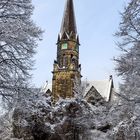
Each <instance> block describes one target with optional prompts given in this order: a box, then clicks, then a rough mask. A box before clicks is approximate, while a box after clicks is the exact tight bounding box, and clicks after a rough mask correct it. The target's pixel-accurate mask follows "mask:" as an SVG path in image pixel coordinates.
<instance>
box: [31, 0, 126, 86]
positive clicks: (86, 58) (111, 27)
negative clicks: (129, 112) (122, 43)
mask: <svg viewBox="0 0 140 140" xmlns="http://www.w3.org/2000/svg"><path fill="white" fill-rule="evenodd" d="M65 1H66V0H33V4H34V6H35V10H34V15H33V20H34V21H35V23H36V24H37V25H38V26H40V27H41V28H42V29H43V30H44V31H45V32H44V34H43V40H42V41H41V42H40V43H39V47H38V48H37V54H36V56H35V60H36V64H35V68H36V70H34V72H33V83H34V84H35V85H36V86H38V87H39V86H42V85H43V84H44V83H45V81H46V80H48V81H49V82H51V79H52V74H51V71H52V70H53V61H54V59H55V58H56V49H57V47H56V41H57V36H58V33H59V31H60V26H61V21H62V17H63V12H64V6H65ZM128 1H129V0H74V7H75V14H76V22H77V29H78V33H79V36H80V44H81V46H80V63H81V65H82V75H83V80H84V79H86V78H87V79H88V80H104V79H107V78H109V75H113V77H114V81H115V83H116V84H117V82H118V81H119V80H118V78H117V76H115V72H114V66H115V65H114V62H113V61H112V59H113V57H114V56H117V55H118V54H119V53H120V52H119V51H118V49H117V46H116V44H115V42H116V38H115V37H114V36H113V34H114V33H115V31H117V29H118V25H119V22H120V21H121V18H120V15H119V12H120V11H123V7H124V5H125V4H126V3H127V2H128Z"/></svg>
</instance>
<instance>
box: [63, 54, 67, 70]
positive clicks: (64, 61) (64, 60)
mask: <svg viewBox="0 0 140 140" xmlns="http://www.w3.org/2000/svg"><path fill="white" fill-rule="evenodd" d="M67 65H68V58H67V56H66V55H65V54H64V55H63V67H67Z"/></svg>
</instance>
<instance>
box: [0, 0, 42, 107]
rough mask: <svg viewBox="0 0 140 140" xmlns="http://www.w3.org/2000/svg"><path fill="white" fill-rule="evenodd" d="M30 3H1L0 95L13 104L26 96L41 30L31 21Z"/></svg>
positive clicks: (10, 0) (6, 0)
mask: <svg viewBox="0 0 140 140" xmlns="http://www.w3.org/2000/svg"><path fill="white" fill-rule="evenodd" d="M32 12H33V6H32V4H31V0H1V1H0V96H2V97H3V99H4V100H5V101H7V102H8V103H10V105H9V106H11V105H12V103H13V102H15V100H13V99H14V98H17V97H18V94H20V93H22V94H24V93H27V92H28V91H29V89H27V87H28V85H29V83H28V79H29V78H30V74H29V71H30V70H31V69H32V65H33V60H32V57H33V55H34V54H35V48H36V46H37V42H36V41H37V40H38V39H40V35H41V32H42V31H41V30H40V29H39V28H38V27H37V26H36V25H35V24H34V23H33V21H32V20H31V15H32Z"/></svg>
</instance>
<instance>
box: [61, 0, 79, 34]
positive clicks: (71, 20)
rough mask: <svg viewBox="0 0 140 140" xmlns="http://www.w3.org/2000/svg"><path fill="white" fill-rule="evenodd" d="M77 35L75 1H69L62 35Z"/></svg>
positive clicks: (62, 26)
mask: <svg viewBox="0 0 140 140" xmlns="http://www.w3.org/2000/svg"><path fill="white" fill-rule="evenodd" d="M64 33H66V34H68V35H70V34H71V33H73V34H77V28H76V20H75V14H74V6H73V0H67V2H66V7H65V11H64V16H63V20H62V25H61V31H60V34H61V35H63V34H64Z"/></svg>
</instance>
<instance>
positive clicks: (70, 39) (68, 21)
mask: <svg viewBox="0 0 140 140" xmlns="http://www.w3.org/2000/svg"><path fill="white" fill-rule="evenodd" d="M79 45H80V44H79V37H78V35H77V28H76V21H75V14H74V6H73V0H67V1H66V6H65V11H64V16H63V20H62V25H61V30H60V33H59V35H58V40H57V58H56V60H55V61H54V66H53V72H52V73H53V78H52V96H53V100H54V101H55V100H57V99H58V98H59V97H62V98H71V97H73V96H74V94H73V87H74V80H75V78H77V79H78V81H79V82H80V81H81V65H80V64H79Z"/></svg>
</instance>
